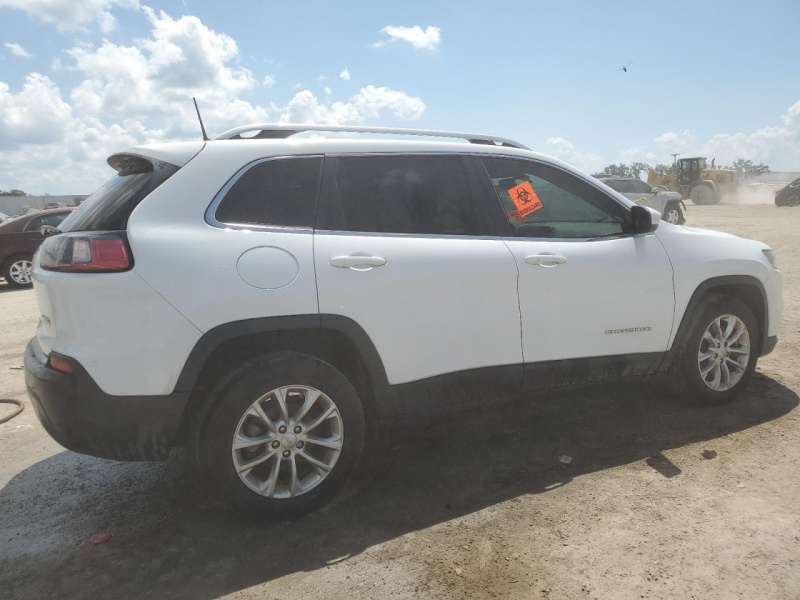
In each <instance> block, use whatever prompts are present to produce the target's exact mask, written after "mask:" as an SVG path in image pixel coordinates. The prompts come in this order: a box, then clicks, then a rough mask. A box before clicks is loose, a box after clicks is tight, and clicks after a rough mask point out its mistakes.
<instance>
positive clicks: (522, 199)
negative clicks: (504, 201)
mask: <svg viewBox="0 0 800 600" xmlns="http://www.w3.org/2000/svg"><path fill="white" fill-rule="evenodd" d="M508 195H509V196H511V201H512V202H513V203H514V206H516V207H517V211H518V213H519V216H520V218H524V217H527V216H528V215H529V214H531V213H532V212H535V211H537V210H539V209H540V208H542V201H541V200H539V196H537V195H536V192H535V191H534V190H533V186H532V185H531V184H530V182H528V181H526V182H524V183H520V184H519V185H515V186H514V187H513V188H511V189H510V190H508Z"/></svg>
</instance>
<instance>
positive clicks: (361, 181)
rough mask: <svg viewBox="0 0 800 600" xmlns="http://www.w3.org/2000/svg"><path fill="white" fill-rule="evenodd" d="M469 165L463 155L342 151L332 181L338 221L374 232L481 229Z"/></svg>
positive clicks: (478, 231) (455, 232)
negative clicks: (338, 209)
mask: <svg viewBox="0 0 800 600" xmlns="http://www.w3.org/2000/svg"><path fill="white" fill-rule="evenodd" d="M469 168H472V165H471V164H470V163H469V159H467V158H466V157H462V156H435V155H407V156H404V155H387V156H344V157H339V158H338V160H337V167H336V180H335V186H334V188H335V193H336V195H337V196H338V198H337V200H338V204H339V206H340V212H341V214H340V215H339V216H338V221H339V227H341V228H343V229H345V230H346V231H363V232H372V233H417V234H434V235H479V234H481V233H482V231H481V224H480V219H479V217H478V211H477V207H476V205H475V198H474V197H473V195H472V190H471V189H470V185H469V183H468V180H469V175H468V169H469ZM473 173H474V170H473ZM473 177H474V175H473Z"/></svg>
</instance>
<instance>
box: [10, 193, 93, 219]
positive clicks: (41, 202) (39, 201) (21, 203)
mask: <svg viewBox="0 0 800 600" xmlns="http://www.w3.org/2000/svg"><path fill="white" fill-rule="evenodd" d="M86 198H88V196H87V195H86V194H69V195H64V196H51V195H46V196H0V212H1V213H5V214H7V215H9V216H11V217H16V216H18V215H23V214H25V213H26V212H28V209H34V210H41V209H43V208H45V207H46V206H47V205H48V204H49V203H51V202H53V203H59V204H61V205H62V206H70V205H71V206H74V205H76V204H80V203H81V202H83V201H84V200H86Z"/></svg>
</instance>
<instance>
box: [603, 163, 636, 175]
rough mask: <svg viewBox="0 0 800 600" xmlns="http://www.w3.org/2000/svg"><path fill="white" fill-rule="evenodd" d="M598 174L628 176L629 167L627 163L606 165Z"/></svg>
mask: <svg viewBox="0 0 800 600" xmlns="http://www.w3.org/2000/svg"><path fill="white" fill-rule="evenodd" d="M598 175H599V176H601V177H602V176H603V175H606V176H608V177H630V169H629V167H628V165H626V164H624V163H619V164H618V165H614V164H611V165H608V166H607V167H605V168H604V169H603V170H602V171H600V173H598Z"/></svg>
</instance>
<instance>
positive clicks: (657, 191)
mask: <svg viewBox="0 0 800 600" xmlns="http://www.w3.org/2000/svg"><path fill="white" fill-rule="evenodd" d="M650 191H651V192H652V193H653V194H655V195H656V196H660V195H661V194H663V193H664V188H662V187H661V186H656V187H654V188H652V189H651V190H650Z"/></svg>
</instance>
